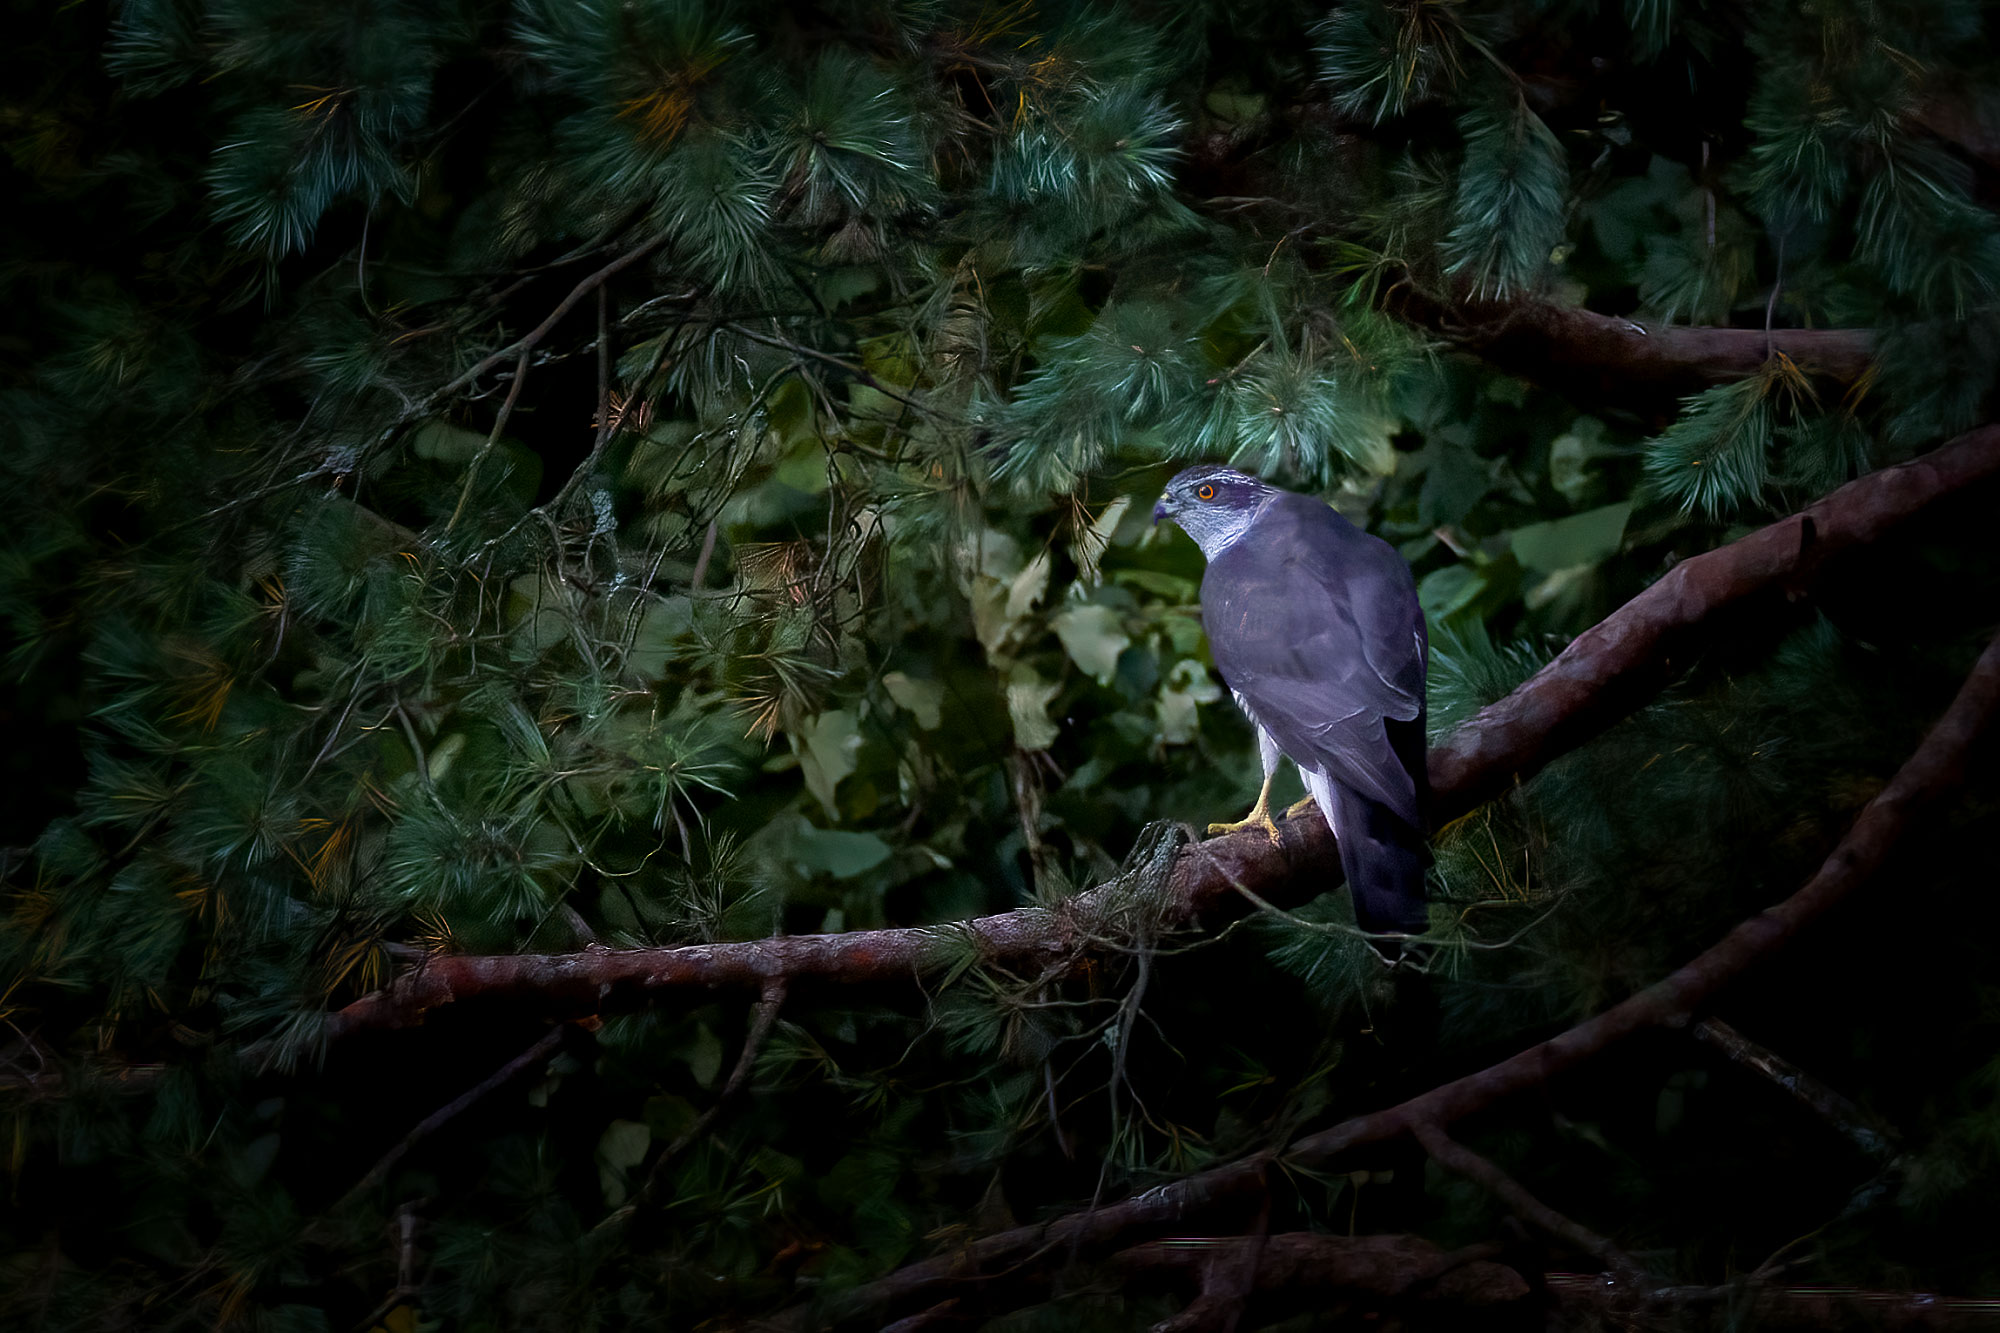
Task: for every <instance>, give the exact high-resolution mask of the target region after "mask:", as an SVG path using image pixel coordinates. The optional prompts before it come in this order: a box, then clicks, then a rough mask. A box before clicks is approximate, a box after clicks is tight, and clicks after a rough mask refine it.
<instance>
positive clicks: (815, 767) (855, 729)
mask: <svg viewBox="0 0 2000 1333" xmlns="http://www.w3.org/2000/svg"><path fill="white" fill-rule="evenodd" d="M802 739H803V740H804V742H805V744H804V747H803V748H802V749H801V750H800V751H799V767H800V768H802V769H803V770H804V771H805V779H806V790H807V791H809V792H811V793H812V794H813V795H814V796H817V797H818V798H819V803H820V805H821V806H823V807H825V809H826V813H827V817H828V818H829V819H838V818H839V817H840V813H839V807H838V806H836V805H835V804H834V793H835V792H836V791H837V790H838V789H839V787H840V780H841V779H842V778H844V777H846V776H847V775H848V774H850V773H852V772H853V771H854V766H855V762H856V759H855V756H856V755H857V754H858V753H859V751H860V749H861V723H860V719H859V717H858V716H857V715H856V714H855V713H854V712H853V710H851V709H846V708H836V709H832V710H830V711H828V712H825V713H821V714H820V715H819V716H818V717H815V718H813V719H812V721H810V722H808V723H806V725H805V728H804V734H803V737H802Z"/></svg>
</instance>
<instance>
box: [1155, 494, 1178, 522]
mask: <svg viewBox="0 0 2000 1333" xmlns="http://www.w3.org/2000/svg"><path fill="white" fill-rule="evenodd" d="M1178 508H1179V506H1178V505H1174V504H1170V503H1168V500H1167V497H1166V496H1164V495H1163V496H1161V497H1160V498H1159V501H1158V502H1157V503H1155V504H1154V505H1153V526H1154V527H1156V528H1157V527H1159V526H1160V520H1161V519H1163V518H1172V517H1173V516H1174V511H1175V510H1176V509H1178Z"/></svg>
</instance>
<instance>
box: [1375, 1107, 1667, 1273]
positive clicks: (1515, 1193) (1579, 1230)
mask: <svg viewBox="0 0 2000 1333" xmlns="http://www.w3.org/2000/svg"><path fill="white" fill-rule="evenodd" d="M1410 1137H1412V1138H1414V1139H1415V1140H1416V1141H1417V1142H1418V1143H1419V1144H1421V1145H1422V1146H1423V1150H1424V1151H1425V1152H1427V1153H1429V1154H1430V1156H1431V1160H1432V1161H1434V1162H1436V1163H1437V1164H1438V1165H1439V1166H1441V1167H1443V1168H1445V1169H1446V1170H1447V1171H1454V1172H1457V1173H1458V1174H1459V1175H1461V1176H1464V1177H1465V1178H1466V1179H1467V1180H1470V1181H1471V1182H1473V1183H1474V1184H1475V1185H1478V1186H1479V1187H1480V1188H1481V1189H1483V1190H1485V1191H1486V1192H1487V1193H1488V1194H1491V1195H1492V1196H1493V1197H1494V1198H1496V1199H1498V1200H1500V1202H1502V1203H1504V1204H1506V1205H1507V1207H1508V1209H1509V1210H1511V1211H1512V1212H1513V1213H1514V1214H1515V1216H1517V1217H1519V1218H1521V1220H1523V1221H1525V1222H1528V1223H1531V1224H1532V1225H1534V1226H1536V1227H1538V1228H1540V1229H1541V1230H1542V1231H1544V1232H1547V1233H1548V1234H1549V1235H1551V1236H1553V1237H1555V1238H1556V1239H1557V1240H1559V1241H1561V1242H1562V1243H1563V1244H1565V1245H1568V1246H1570V1247H1571V1248H1572V1249H1575V1250H1577V1251H1579V1252H1580V1253H1583V1254H1587V1255H1589V1256H1590V1257H1591V1258H1593V1259H1596V1260H1598V1261H1599V1262H1600V1263H1602V1264H1603V1265H1604V1266H1605V1267H1606V1268H1608V1269H1610V1270H1611V1271H1612V1272H1614V1273H1616V1274H1618V1276H1619V1277H1620V1278H1624V1279H1627V1280H1634V1279H1642V1278H1643V1277H1644V1274H1645V1269H1644V1268H1642V1267H1641V1266H1640V1265H1639V1263H1638V1262H1637V1261H1636V1260H1634V1259H1632V1258H1631V1256H1629V1255H1627V1254H1626V1253H1625V1252H1624V1251H1623V1250H1621V1249H1619V1248H1618V1246H1617V1245H1616V1244H1615V1243H1613V1242H1612V1240H1611V1239H1610V1238H1609V1237H1607V1236H1600V1235H1598V1234H1597V1233H1596V1232H1595V1231H1592V1230H1591V1229H1590V1228H1589V1227H1587V1226H1585V1225H1583V1224H1582V1223H1581V1222H1577V1221H1574V1220H1572V1219H1570V1218H1568V1217H1565V1216H1563V1214H1561V1213H1559V1212H1557V1211H1556V1210H1555V1209H1553V1208H1551V1207H1549V1206H1548V1205H1547V1204H1545V1203H1543V1202H1542V1201H1541V1200H1540V1199H1538V1198H1536V1197H1535V1196H1534V1195H1533V1194H1530V1193H1529V1192H1528V1191H1527V1189H1526V1188H1525V1187H1523V1186H1522V1185H1521V1183H1520V1182H1519V1181H1517V1180H1515V1179H1514V1178H1513V1177H1512V1176H1510V1175H1508V1174H1507V1173H1506V1172H1505V1171H1502V1170H1501V1169H1500V1168H1499V1167H1498V1166H1497V1165H1495V1164H1494V1163H1493V1162H1492V1161H1490V1160H1488V1159H1487V1158H1485V1157H1482V1156H1480V1155H1479V1154H1478V1153H1476V1152H1474V1151H1473V1150H1472V1149H1470V1148H1468V1147H1466V1146H1465V1145H1464V1144H1462V1143H1460V1142H1459V1141H1458V1140H1457V1139H1454V1138H1452V1137H1451V1136H1450V1135H1449V1134H1447V1133H1445V1132H1444V1130H1443V1129H1442V1128H1440V1127H1439V1126H1438V1125H1437V1124H1436V1123H1435V1122H1433V1121H1429V1120H1419V1121H1416V1122H1415V1123H1414V1124H1412V1125H1411V1126H1410Z"/></svg>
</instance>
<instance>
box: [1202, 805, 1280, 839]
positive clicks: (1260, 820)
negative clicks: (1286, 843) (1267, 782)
mask: <svg viewBox="0 0 2000 1333" xmlns="http://www.w3.org/2000/svg"><path fill="white" fill-rule="evenodd" d="M1247 828H1260V829H1263V830H1264V836H1265V837H1267V838H1269V839H1270V840H1271V845H1272V846H1274V847H1275V846H1277V843H1278V826H1277V825H1276V824H1275V823H1273V822H1272V821H1271V807H1270V805H1269V804H1268V803H1267V802H1264V801H1259V802H1257V808H1256V809H1254V810H1252V811H1251V812H1250V813H1249V814H1247V815H1245V816H1244V817H1243V818H1241V819H1239V820H1237V821H1236V822H1235V823H1234V824H1210V825H1209V826H1208V833H1209V836H1210V837H1214V836H1216V835H1218V834H1222V833H1237V832H1240V831H1242V830H1243V829H1247Z"/></svg>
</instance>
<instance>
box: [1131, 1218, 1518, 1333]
mask: <svg viewBox="0 0 2000 1333" xmlns="http://www.w3.org/2000/svg"><path fill="white" fill-rule="evenodd" d="M1253 1247H1254V1248H1255V1251H1256V1270H1255V1271H1256V1279H1255V1282H1254V1283H1253V1284H1252V1287H1251V1289H1250V1290H1248V1291H1246V1290H1244V1289H1243V1288H1242V1286H1241V1284H1240V1283H1238V1282H1237V1281H1236V1280H1235V1275H1237V1274H1238V1273H1240V1272H1242V1271H1243V1270H1244V1269H1245V1268H1246V1267H1247V1266H1248V1264H1249V1260H1250V1257H1251V1253H1250V1252H1251V1251H1252V1249H1253ZM1491 1256H1492V1250H1491V1249H1490V1248H1488V1247H1484V1246H1481V1247H1477V1248H1475V1249H1471V1250H1464V1251H1459V1252H1456V1253H1450V1252H1446V1251H1444V1250H1440V1249H1439V1248H1438V1247H1437V1246H1435V1245H1433V1244H1431V1243H1430V1242H1429V1241H1427V1240H1424V1239H1423V1238H1422V1237H1420V1236H1325V1235H1320V1234H1318V1233H1316V1232H1306V1231H1293V1232H1285V1233H1282V1234H1280V1235H1276V1236H1267V1237H1261V1238H1257V1237H1247V1236H1201V1237H1191V1238H1186V1239H1172V1240H1157V1241H1149V1242H1146V1243H1144V1244H1141V1245H1134V1246H1133V1247H1131V1248H1130V1249H1127V1250H1121V1251H1119V1252H1118V1253H1117V1254H1116V1255H1114V1256H1112V1258H1111V1260H1110V1263H1109V1265H1108V1266H1109V1268H1110V1269H1111V1271H1112V1272H1113V1273H1115V1274H1117V1275H1118V1278H1119V1280H1120V1283H1121V1285H1123V1286H1125V1287H1128V1288H1131V1287H1149V1286H1156V1285H1161V1284H1169V1285H1173V1286H1178V1287H1184V1288H1185V1287H1193V1289H1194V1296H1193V1299H1192V1300H1190V1301H1189V1302H1188V1304H1187V1305H1186V1307H1185V1308H1183V1309H1182V1310H1181V1311H1180V1313H1179V1314H1177V1315H1175V1316H1174V1317H1173V1318H1171V1319H1169V1320H1167V1321H1166V1322H1164V1323H1162V1324H1159V1325H1157V1326H1156V1333H1166V1331H1167V1330H1173V1331H1174V1333H1193V1331H1194V1330H1206V1329H1211V1328H1214V1329H1219V1328H1224V1327H1227V1326H1228V1324H1229V1321H1230V1320H1231V1319H1232V1317H1234V1316H1237V1315H1238V1314H1239V1313H1240V1312H1241V1310H1242V1308H1243V1306H1244V1305H1245V1304H1255V1305H1256V1306H1257V1307H1258V1317H1259V1318H1260V1319H1261V1318H1264V1317H1265V1316H1266V1315H1276V1314H1279V1313H1280V1312H1279V1311H1277V1310H1272V1309H1268V1308H1267V1307H1268V1306H1270V1305H1274V1304H1277V1303H1280V1302H1284V1303H1287V1304H1302V1303H1304V1302H1308V1301H1309V1302H1311V1303H1312V1305H1314V1306H1315V1307H1323V1306H1324V1305H1325V1303H1326V1302H1327V1301H1328V1300H1329V1299H1335V1300H1338V1299H1342V1298H1345V1299H1346V1300H1348V1301H1351V1302H1353V1303H1354V1304H1356V1305H1357V1306H1361V1307H1364V1308H1374V1307H1379V1306H1381V1305H1384V1304H1388V1303H1391V1302H1411V1303H1421V1304H1423V1305H1426V1306H1431V1307H1433V1308H1436V1307H1461V1308H1464V1307H1472V1308H1482V1307H1489V1308H1490V1307H1492V1306H1496V1305H1509V1304H1512V1303H1514V1302H1516V1301H1520V1300H1524V1299H1526V1298H1527V1296H1528V1294H1529V1289H1528V1284H1527V1283H1526V1282H1525V1281H1523V1280H1522V1278H1521V1275H1520V1274H1519V1273H1516V1272H1515V1271H1514V1270H1513V1269H1511V1268H1508V1267H1507V1266H1506V1265H1504V1264H1498V1263H1494V1262H1492V1259H1491ZM1219 1278H1220V1279H1222V1280H1220V1281H1218V1279H1219Z"/></svg>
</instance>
